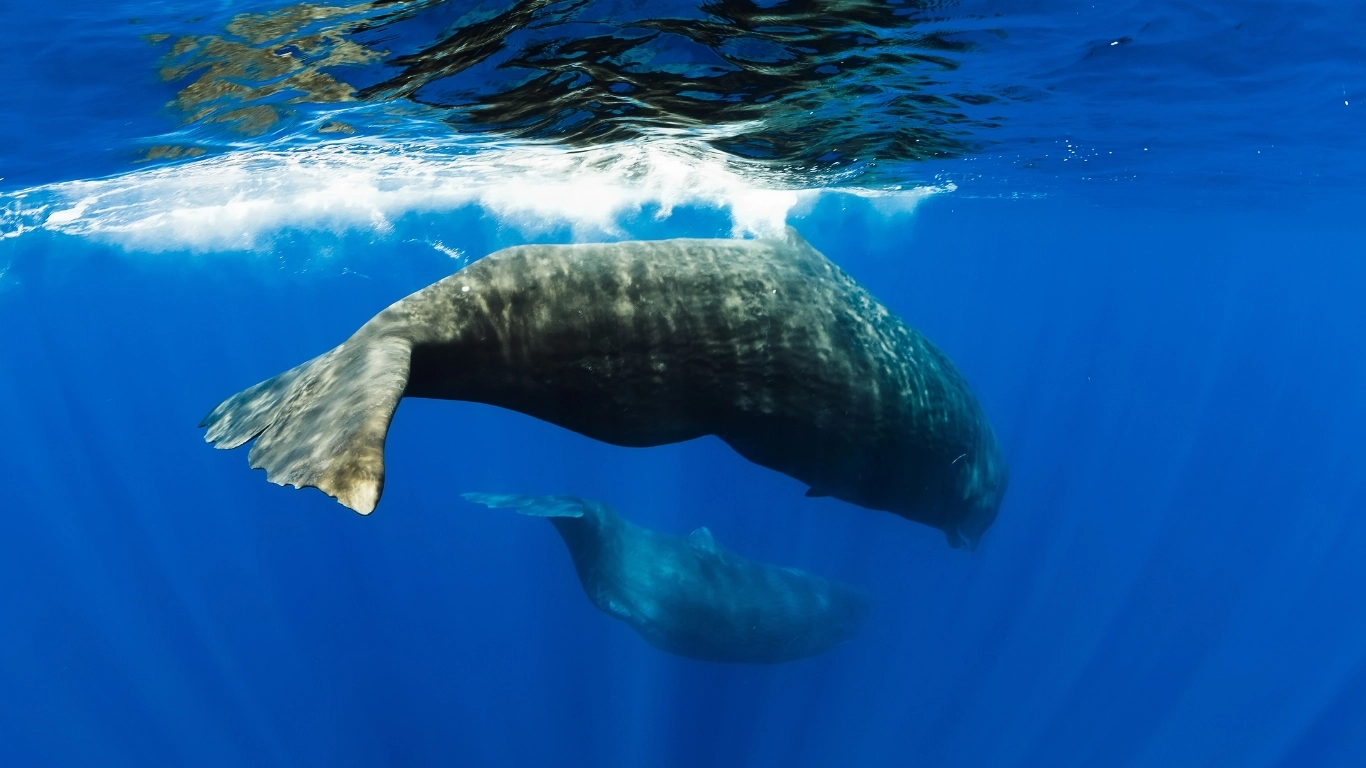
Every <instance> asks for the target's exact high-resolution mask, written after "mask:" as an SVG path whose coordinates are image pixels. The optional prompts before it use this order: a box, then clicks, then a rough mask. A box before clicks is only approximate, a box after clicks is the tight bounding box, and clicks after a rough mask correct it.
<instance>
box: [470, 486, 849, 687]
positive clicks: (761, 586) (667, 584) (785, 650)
mask: <svg viewBox="0 0 1366 768" xmlns="http://www.w3.org/2000/svg"><path fill="white" fill-rule="evenodd" d="M462 495H463V496H464V497H465V498H466V499H468V500H469V501H472V502H475V503H477V504H483V505H485V506H488V507H494V508H504V509H515V510H516V511H518V512H521V513H522V514H524V515H532V516H535V517H544V518H546V519H548V520H549V521H550V522H551V524H553V525H554V526H555V530H557V531H559V533H560V538H562V539H564V544H565V546H566V547H567V548H568V549H569V555H570V557H571V558H573V560H574V569H575V570H576V571H578V573H579V581H580V583H582V584H583V591H584V592H586V593H587V594H588V599H589V600H591V601H592V602H593V605H595V606H597V608H598V610H600V611H602V612H603V613H606V614H607V615H609V616H611V617H613V618H615V619H620V620H621V621H624V622H626V623H627V624H629V625H630V626H631V628H632V629H634V630H635V631H636V632H639V633H640V635H641V637H643V638H645V640H646V642H648V643H649V644H650V645H653V646H654V647H656V648H658V649H660V650H662V651H667V652H669V653H673V654H676V655H679V656H686V657H688V658H691V659H701V660H702V661H725V662H734V663H744V664H776V663H779V662H784V661H792V660H794V659H801V658H805V657H807V656H815V655H818V654H821V653H824V652H826V651H828V650H830V649H831V648H833V647H835V646H836V645H838V644H840V643H842V642H844V641H846V640H849V639H851V638H852V637H853V636H854V635H855V634H857V633H858V631H859V629H860V628H861V627H862V626H863V619H864V617H865V616H866V615H867V613H868V605H869V601H868V598H867V596H866V595H865V594H864V593H863V592H862V591H860V590H858V589H856V588H855V587H851V586H849V585H847V584H841V583H839V582H835V581H827V580H826V579H822V578H821V577H819V576H815V575H812V574H809V573H806V572H803V571H799V570H796V569H794V568H779V567H777V566H773V565H765V564H763V563H756V562H754V561H752V560H746V559H745V558H743V557H740V556H739V555H737V554H735V553H733V552H729V551H727V550H725V549H724V548H722V547H721V546H720V545H719V544H717V543H716V541H715V539H713V538H712V535H711V532H710V531H708V530H707V529H706V528H698V529H697V530H695V531H693V532H692V534H691V535H690V536H688V537H687V538H681V537H678V536H667V535H664V534H662V533H657V532H655V531H652V530H649V529H648V528H642V527H641V526H638V525H635V524H633V523H631V522H629V521H627V520H626V519H625V518H623V517H622V516H621V515H619V514H617V512H616V510H614V509H612V507H611V506H609V505H607V504H604V503H603V502H600V501H590V500H587V499H580V498H578V497H576V496H541V497H532V496H511V495H502V494H492V493H466V494H462Z"/></svg>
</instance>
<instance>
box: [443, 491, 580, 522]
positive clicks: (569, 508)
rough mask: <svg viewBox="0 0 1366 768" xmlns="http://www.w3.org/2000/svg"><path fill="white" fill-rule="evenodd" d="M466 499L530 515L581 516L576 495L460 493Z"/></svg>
mask: <svg viewBox="0 0 1366 768" xmlns="http://www.w3.org/2000/svg"><path fill="white" fill-rule="evenodd" d="M460 495H461V496H462V497H463V498H464V499H465V500H466V501H472V502H474V503H475V504H483V505H484V506H486V507H490V508H492V509H515V510H517V511H518V512H520V513H522V514H524V515H530V516H532V517H583V513H584V501H583V499H580V498H578V497H576V496H518V495H515V494H509V493H462V494H460Z"/></svg>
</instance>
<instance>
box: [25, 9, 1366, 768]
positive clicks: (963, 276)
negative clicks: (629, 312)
mask: <svg viewBox="0 0 1366 768" xmlns="http://www.w3.org/2000/svg"><path fill="white" fill-rule="evenodd" d="M3 14H4V17H5V19H6V21H7V22H8V23H6V24H5V25H4V27H3V29H2V30H0V41H2V42H3V45H0V63H2V64H3V66H4V69H5V71H7V72H9V73H10V75H11V76H10V78H9V79H8V83H7V84H8V86H9V88H8V90H7V94H6V98H5V99H4V100H3V102H2V103H0V104H2V105H0V110H3V112H2V113H0V116H2V117H3V120H0V327H3V328H4V329H5V332H4V333H3V334H0V424H3V425H5V428H6V432H7V435H8V437H9V439H7V440H5V441H4V443H3V446H0V467H2V468H3V469H0V512H3V514H4V516H5V519H6V521H7V523H8V525H7V526H6V535H5V536H4V537H3V538H2V539H0V577H3V580H4V583H5V584H6V585H7V589H5V590H3V591H2V592H0V616H2V617H3V620H2V621H0V650H2V651H3V653H0V723H3V725H0V761H3V763H4V764H6V765H25V766H27V765H34V766H37V765H63V766H65V765H102V766H103V765H161V764H167V765H234V766H235V765H291V766H292V765H327V766H335V765H358V766H371V765H429V764H438V765H452V764H454V765H480V766H484V765H487V766H504V765H507V766H512V765H518V766H520V765H555V766H595V767H596V766H778V765H780V766H813V767H824V766H882V765H898V766H900V765H926V766H1097V765H1106V766H1109V765H1125V766H1128V765H1133V766H1187V765H1189V766H1234V765H1236V766H1272V765H1275V766H1339V765H1341V766H1356V765H1361V764H1363V762H1366V612H1363V610H1362V606H1363V604H1366V601H1364V600H1363V598H1364V597H1366V586H1364V585H1366V516H1363V514H1362V512H1363V510H1366V480H1363V474H1362V471H1361V467H1362V466H1363V460H1366V448H1363V447H1362V444H1361V440H1360V435H1361V433H1362V430H1363V426H1366V405H1363V403H1362V398H1361V396H1360V395H1361V393H1362V392H1363V391H1366V354H1363V351H1362V350H1363V337H1366V301H1363V294H1364V293H1366V259H1363V255H1364V254H1366V251H1364V250H1363V242H1364V240H1363V238H1364V237H1366V223H1363V222H1366V219H1363V217H1362V216H1361V214H1360V211H1361V209H1362V203H1363V202H1366V196H1364V195H1363V193H1362V190H1363V182H1366V142H1363V140H1362V138H1361V137H1362V135H1363V128H1366V122H1364V121H1363V118H1362V117H1361V114H1362V112H1361V107H1362V106H1364V105H1366V101H1363V102H1359V99H1362V98H1366V97H1364V96H1363V95H1362V91H1363V90H1366V44H1363V43H1362V41H1361V39H1360V36H1359V34H1358V30H1360V29H1363V28H1366V15H1363V14H1364V12H1363V9H1362V7H1361V6H1359V5H1356V4H1351V3H1345V2H1336V3H1334V2H1323V1H1322V0H1318V1H1315V2H1310V1H1307V0H1306V1H1305V2H1281V3H1274V4H1273V3H1260V2H1214V3H1201V4H1193V3H1187V2H1175V1H1173V0H1163V1H1162V2H1150V3H1134V2H1121V3H1111V4H1096V5H1092V4H1090V3H1082V2H1063V3H1053V4H1042V3H1034V2H1029V1H1028V0H1019V1H1018V2H977V1H976V0H966V1H965V2H961V3H956V4H953V3H921V4H916V3H909V2H902V3H898V2H892V1H891V0H888V2H882V1H881V0H859V1H857V2H836V1H835V0H829V1H828V2H822V1H818V0H801V1H800V2H799V1H798V0H788V2H786V3H784V2H773V1H772V0H763V1H761V2H747V3H741V2H712V3H690V2H665V3H659V4H655V3H648V4H647V3H631V2H607V1H601V2H563V3H552V2H507V1H504V2H484V3H473V2H407V3H404V2H376V3H365V4H360V5H354V6H345V7H336V8H331V7H326V6H298V5H295V6H288V5H286V4H284V3H279V2H276V3H262V2H218V3H213V4H205V3H193V4H192V3H150V2H138V3H117V2H116V3H93V2H84V1H83V0H82V1H78V2H68V3H62V4H49V5H34V6H20V5H18V4H12V5H10V6H6V7H5V8H4V9H3ZM618 97H619V100H618V101H613V99H615V98H618ZM918 144H926V145H930V146H931V147H932V148H931V149H928V150H924V149H921V148H918V147H917V146H916V145H918ZM783 222H786V223H790V224H792V225H793V226H795V227H796V228H797V229H798V230H799V231H800V232H801V233H802V234H803V235H804V236H805V237H806V238H807V239H808V240H809V241H810V242H811V243H812V244H813V245H814V246H816V247H817V248H818V249H820V250H821V251H823V252H824V253H825V254H827V255H828V256H829V257H830V258H831V259H832V260H833V261H835V262H836V263H837V264H839V265H840V266H841V267H843V268H844V269H845V270H847V271H848V272H849V273H850V274H852V275H853V276H854V277H856V278H857V279H858V280H859V281H861V282H862V283H863V284H864V285H865V286H866V287H868V289H869V290H871V291H872V292H873V293H874V294H875V295H876V296H878V297H879V299H880V300H881V301H882V302H883V303H884V304H886V305H887V306H888V307H889V308H890V309H892V310H893V311H895V312H897V313H898V314H900V315H901V316H902V317H903V318H905V319H906V320H907V321H908V322H909V323H911V324H912V325H914V326H915V327H917V328H918V329H920V330H921V331H923V332H924V333H925V334H926V335H927V336H928V337H929V338H930V339H932V340H933V341H934V342H935V343H936V344H937V345H938V346H939V347H941V348H942V349H943V350H945V351H946V352H947V353H948V354H949V356H950V357H951V358H952V359H953V360H954V362H955V364H956V365H957V366H958V367H959V368H960V369H961V370H962V372H963V373H964V375H965V376H966V377H967V379H968V380H969V381H970V382H971V384H972V386H973V389H974V391H975V392H976V393H977V395H978V397H979V398H980V399H981V401H982V404H983V406H984V408H985V410H986V412H987V414H988V415H989V417H990V419H991V421H992V424H993V426H994V428H995V430H996V433H997V435H998V437H999V438H1000V440H1001V442H1002V445H1003V447H1004V449H1005V451H1006V454H1007V455H1008V457H1009V459H1010V462H1011V485H1010V490H1009V493H1008V495H1007V497H1006V500H1005V504H1004V505H1003V507H1002V509H1001V512H1000V516H999V518H998V519H997V522H996V523H995V525H994V526H993V527H992V528H991V529H990V530H989V531H988V532H987V534H986V536H985V537H984V538H983V540H982V543H981V545H980V546H979V547H978V548H977V550H976V551H972V552H967V551H964V550H954V549H950V548H949V547H947V546H946V545H945V541H944V537H943V535H942V534H941V533H940V532H939V531H936V530H933V529H930V528H928V527H925V526H920V525H916V524H914V523H910V522H907V521H906V520H903V519H900V518H897V517H895V516H893V515H889V514H886V513H882V512H873V511H868V510H864V509H861V508H858V507H854V506H852V505H849V504H846V503H843V502H840V501H836V500H832V499H808V498H804V497H803V492H804V491H805V487H804V486H803V485H802V484H800V483H798V482H796V481H795V480H792V479H790V478H787V477H785V476H782V475H779V474H776V473H773V472H770V471H768V470H764V469H761V468H759V467H757V466H754V465H751V464H749V463H747V462H745V461H744V460H742V459H741V458H739V457H738V456H737V455H736V454H735V453H734V452H733V451H731V450H730V449H729V448H727V447H726V446H725V445H724V444H722V443H720V442H719V441H717V440H715V439H712V438H708V439H703V440H698V441H693V442H688V443H682V444H677V445H672V446H665V447H659V448H651V449H627V448H617V447H613V446H609V445H605V444H602V443H598V442H594V441H591V440H588V439H587V438H583V437H580V436H577V435H575V434H573V433H570V432H567V431H565V430H562V429H559V428H557V427H553V426H550V425H548V424H545V423H542V422H538V421H535V420H533V419H531V418H529V417H526V416H522V415H519V414H515V413H511V412H507V411H501V410H498V409H494V408H491V407H487V406H480V405H475V404H469V403H458V402H437V401H424V400H405V401H404V402H403V404H402V405H401V407H400V408H399V410H398V413H397V416H396V417H395V420H394V424H393V428H392V430H391V432H390V434H389V438H388V444H387V449H386V456H387V459H386V461H387V470H388V478H387V483H386V488H385V495H384V499H383V501H382V502H381V504H380V507H379V508H378V509H377V510H376V511H375V513H374V514H373V515H371V516H369V517H361V516H358V515H355V514H353V513H351V512H349V511H347V510H345V509H343V508H342V507H340V506H338V505H337V504H336V503H335V502H334V501H333V500H331V499H329V498H327V497H325V496H324V495H322V494H321V493H318V492H316V491H312V490H304V491H296V490H293V489H288V488H280V487H277V486H274V485H271V484H269V483H266V482H265V479H264V477H263V475H262V473H260V472H254V471H251V470H249V469H248V467H247V463H246V457H245V455H244V453H245V452H244V451H240V450H239V451H229V452H220V451H214V450H212V449H210V448H209V447H208V446H206V445H205V444H204V443H203V440H202V434H203V433H202V432H201V431H199V430H196V429H195V425H196V424H197V423H198V421H199V419H200V418H201V417H202V416H203V415H204V413H205V412H207V411H208V410H209V409H210V408H211V407H213V406H214V405H215V404H216V403H218V402H219V401H220V400H221V399H222V398H224V397H226V396H228V395H230V394H232V393H233V392H235V391H237V390H238V389H241V388H242V387H245V386H248V385H250V384H253V383H255V382H257V381H260V380H262V379H264V378H266V377H269V376H272V375H274V374H276V373H278V372H279V371H281V370H284V369H286V368H288V367H290V366H293V365H295V364H297V363H299V362H300V361H303V360H305V359H308V358H309V357H312V356H313V355H316V354H318V353H320V352H322V351H324V350H326V349H328V348H330V347H332V346H334V345H335V344H337V343H338V342H340V341H342V340H343V339H345V338H346V336H347V335H349V334H350V333H351V331H352V330H354V329H355V328H356V327H357V326H359V325H360V324H361V323H362V322H364V321H365V320H366V319H368V318H369V317H371V316H372V315H373V314H374V313H375V312H377V311H379V310H380V309H382V308H384V307H385V306H387V305H388V304H390V303H391V302H393V301H395V300H397V299H398V298H400V297H402V296H404V295H406V294H407V293H409V292H411V291H414V290H417V289H418V288H421V287H422V286H425V285H427V284H428V283H430V282H432V281H434V280H436V279H438V278H440V277H442V276H445V275H447V274H449V273H450V272H452V271H453V270H455V269H457V268H459V267H460V266H462V265H463V264H465V263H467V262H468V261H469V260H471V259H475V258H478V257H480V256H482V255H484V254H487V253H489V252H491V251H494V250H496V249H498V248H501V247H504V246H509V245H515V244H520V243H525V242H547V243H549V242H571V241H593V240H619V239H630V238H663V237H679V236H693V237H696V236H707V237H727V236H736V237H751V236H756V235H762V234H763V233H765V232H766V231H769V230H771V229H772V228H773V227H776V226H778V225H780V224H781V223H783ZM465 491H505V492H513V493H530V494H554V493H575V494H579V495H581V496H585V497H590V498H600V499H604V500H608V501H610V502H611V503H612V504H613V505H615V506H616V507H618V508H619V509H621V510H622V511H623V513H624V514H627V515H628V516H630V517H631V518H632V519H633V520H634V521H636V522H638V523H640V524H642V525H647V526H649V527H651V528H654V529H657V530H661V531H666V532H670V533H673V534H677V535H683V534H686V533H687V532H688V531H690V530H692V529H694V528H696V527H698V526H703V525H705V526H707V527H709V528H710V529H711V530H712V532H713V533H714V534H715V536H716V539H717V540H718V541H720V542H722V543H723V544H725V545H726V546H727V547H728V548H730V549H733V550H735V551H736V552H740V553H743V554H744V555H745V556H747V557H750V558H754V559H756V560H761V561H765V562H773V563H780V564H783V565H791V566H794V567H799V568H802V569H805V570H809V571H811V572H814V573H819V574H822V575H825V576H828V577H830V578H837V579H840V580H842V581H846V582H849V583H852V584H857V585H860V586H862V587H863V588H864V589H866V590H867V591H868V592H869V593H870V594H871V596H872V598H873V601H874V608H873V611H872V613H871V614H870V616H869V618H868V621H867V624H866V626H865V627H864V629H863V631H862V633H861V634H860V635H859V636H858V637H856V638H854V639H853V640H852V641H850V642H848V643H846V644H844V645H841V646H840V647H838V648H836V649H834V650H833V651H830V652H829V653H827V654H825V655H822V656H819V657H816V658H812V659H807V660H803V661H798V662H793V663H789V664H783V665H776V666H743V665H720V664H709V663H704V662H696V661H690V660H687V659H682V658H678V657H674V656H670V655H667V654H664V653H662V652H660V651H657V650H655V649H654V648H651V647H650V646H648V645H646V644H645V643H644V642H643V641H642V640H641V639H640V638H639V637H638V636H637V635H635V634H634V633H632V632H631V630H630V629H629V628H628V627H626V626H625V625H624V624H621V623H618V622H614V621H612V620H611V619H610V618H608V617H607V616H604V615H603V614H601V613H599V612H598V611H596V610H595V609H594V608H593V607H592V606H591V605H590V604H589V602H588V601H587V600H586V599H585V597H584V594H583V591H582V589H581V588H580V586H579V584H578V582H577V580H576V578H575V576H574V572H573V569H572V566H571V564H570V562H569V558H568V556H567V555H566V553H565V549H564V546H563V544H562V543H561V542H560V541H559V539H558V538H557V537H556V536H555V534H554V532H553V531H552V530H551V529H550V528H549V527H548V526H546V525H545V524H544V523H543V522H540V521H536V520H532V519H529V518H525V517H519V516H516V515H513V514H509V513H506V512H503V511H498V510H487V509H482V508H478V507H474V506H471V505H468V504H466V503H464V502H462V501H460V499H459V494H460V493H461V492H465Z"/></svg>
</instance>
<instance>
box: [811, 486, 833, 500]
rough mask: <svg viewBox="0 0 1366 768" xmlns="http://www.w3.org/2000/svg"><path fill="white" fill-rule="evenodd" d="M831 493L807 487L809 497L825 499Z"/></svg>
mask: <svg viewBox="0 0 1366 768" xmlns="http://www.w3.org/2000/svg"><path fill="white" fill-rule="evenodd" d="M829 495H830V494H828V493H826V492H825V491H818V490H816V489H815V488H807V489H806V498H808V499H824V498H827V497H828V496H829Z"/></svg>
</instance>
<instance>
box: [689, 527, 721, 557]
mask: <svg viewBox="0 0 1366 768" xmlns="http://www.w3.org/2000/svg"><path fill="white" fill-rule="evenodd" d="M688 543H689V544H691V545H692V547H693V549H697V550H701V551H703V552H711V553H713V554H715V553H716V539H715V538H714V537H713V536H712V535H711V531H709V530H707V527H706V526H705V525H704V526H702V527H701V528H698V529H697V530H695V531H693V532H692V533H690V534H688Z"/></svg>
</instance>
